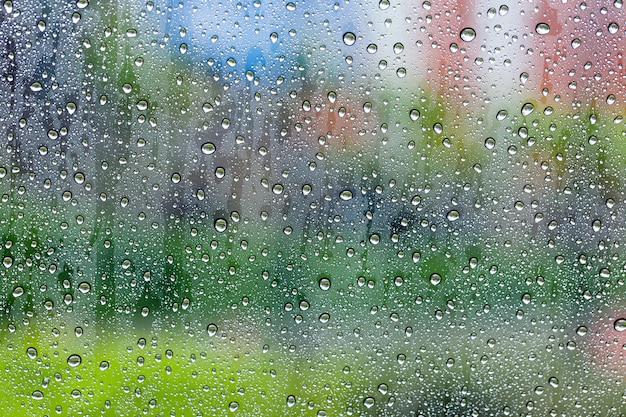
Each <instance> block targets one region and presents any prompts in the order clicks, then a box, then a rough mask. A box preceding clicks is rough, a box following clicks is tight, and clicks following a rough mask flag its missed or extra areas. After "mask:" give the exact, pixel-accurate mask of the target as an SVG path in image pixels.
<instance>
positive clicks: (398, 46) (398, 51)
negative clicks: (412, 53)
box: [393, 42, 404, 55]
mask: <svg viewBox="0 0 626 417" xmlns="http://www.w3.org/2000/svg"><path fill="white" fill-rule="evenodd" d="M402 51H404V45H402V44H401V43H400V42H397V43H396V44H395V45H393V53H394V54H396V55H399V54H401V53H402Z"/></svg>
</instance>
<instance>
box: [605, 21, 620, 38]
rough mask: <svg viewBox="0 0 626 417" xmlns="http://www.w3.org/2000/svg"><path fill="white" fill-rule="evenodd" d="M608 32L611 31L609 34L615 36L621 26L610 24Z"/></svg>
mask: <svg viewBox="0 0 626 417" xmlns="http://www.w3.org/2000/svg"><path fill="white" fill-rule="evenodd" d="M608 30H609V33H610V34H611V35H614V34H616V33H617V31H618V30H619V25H618V24H617V23H615V22H611V23H609V27H608Z"/></svg>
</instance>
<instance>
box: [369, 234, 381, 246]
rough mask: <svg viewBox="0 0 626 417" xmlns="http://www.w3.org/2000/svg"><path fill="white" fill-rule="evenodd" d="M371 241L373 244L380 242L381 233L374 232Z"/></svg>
mask: <svg viewBox="0 0 626 417" xmlns="http://www.w3.org/2000/svg"><path fill="white" fill-rule="evenodd" d="M370 243H371V244H372V245H378V243H380V236H379V235H377V234H376V233H373V234H372V235H371V236H370Z"/></svg>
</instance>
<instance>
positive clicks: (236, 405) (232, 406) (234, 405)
mask: <svg viewBox="0 0 626 417" xmlns="http://www.w3.org/2000/svg"><path fill="white" fill-rule="evenodd" d="M238 408H239V403H238V402H237V401H232V402H231V403H230V404H228V409H229V410H230V411H231V412H235V411H237V409H238Z"/></svg>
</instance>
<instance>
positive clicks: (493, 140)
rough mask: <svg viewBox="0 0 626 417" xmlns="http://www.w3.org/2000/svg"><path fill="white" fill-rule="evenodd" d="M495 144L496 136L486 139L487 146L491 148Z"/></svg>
mask: <svg viewBox="0 0 626 417" xmlns="http://www.w3.org/2000/svg"><path fill="white" fill-rule="evenodd" d="M495 146H496V140H495V139H494V138H487V139H485V148H487V149H489V150H491V149H493V148H495Z"/></svg>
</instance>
